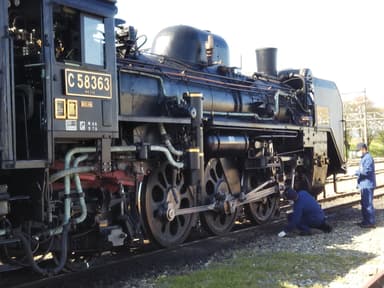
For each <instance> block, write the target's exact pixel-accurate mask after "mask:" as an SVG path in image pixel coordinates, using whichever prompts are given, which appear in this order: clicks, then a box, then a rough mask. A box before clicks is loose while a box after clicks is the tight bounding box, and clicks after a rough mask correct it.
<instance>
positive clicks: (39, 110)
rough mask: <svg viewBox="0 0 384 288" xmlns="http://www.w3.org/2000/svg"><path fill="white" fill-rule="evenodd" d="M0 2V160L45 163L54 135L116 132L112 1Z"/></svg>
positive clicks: (62, 139) (51, 155) (8, 164)
mask: <svg viewBox="0 0 384 288" xmlns="http://www.w3.org/2000/svg"><path fill="white" fill-rule="evenodd" d="M1 5H2V7H1V9H2V15H4V16H5V17H1V19H0V22H1V26H2V27H5V28H6V29H1V32H0V39H1V40H0V41H1V51H2V57H1V60H0V61H1V62H0V64H1V71H2V73H1V82H0V97H1V103H2V105H1V108H0V109H1V140H0V141H1V142H2V143H1V147H2V157H1V161H2V167H3V168H23V167H28V168H33V167H36V168H39V167H41V168H42V167H46V166H48V163H52V161H53V160H54V159H55V157H56V156H55V153H56V152H57V151H58V150H60V149H61V148H60V147H58V146H59V144H58V143H76V142H78V141H83V140H78V139H90V140H91V141H92V140H95V139H102V138H112V137H113V136H114V135H116V133H117V112H116V110H117V109H116V103H117V100H115V99H116V97H115V93H116V92H115V89H114V85H113V84H112V83H113V82H112V79H113V78H114V77H115V56H114V28H113V26H114V25H113V16H114V14H115V12H116V7H115V3H114V1H101V0H97V1H87V3H86V4H85V3H84V2H82V3H80V2H79V1H55V2H54V3H52V2H50V1H44V0H31V1H23V0H21V1H20V0H13V1H1ZM3 11H4V14H3ZM108 55H109V56H108ZM60 145H61V144H60Z"/></svg>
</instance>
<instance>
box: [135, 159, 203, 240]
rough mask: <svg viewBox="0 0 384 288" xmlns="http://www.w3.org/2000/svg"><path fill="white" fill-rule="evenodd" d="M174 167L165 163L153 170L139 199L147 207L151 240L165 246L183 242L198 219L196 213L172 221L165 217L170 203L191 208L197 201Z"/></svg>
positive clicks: (145, 220) (145, 218)
mask: <svg viewBox="0 0 384 288" xmlns="http://www.w3.org/2000/svg"><path fill="white" fill-rule="evenodd" d="M173 169H174V168H173V167H172V166H171V165H169V164H168V163H164V164H163V165H161V166H160V167H159V168H157V169H156V170H154V171H153V173H152V174H151V175H149V177H148V178H147V179H146V187H145V188H146V189H145V193H143V195H142V197H141V199H140V201H141V203H142V207H145V209H143V222H144V226H145V228H146V231H147V233H148V235H149V236H150V238H151V239H152V240H154V241H155V242H156V243H158V244H159V245H161V246H163V247H170V246H174V245H177V244H180V243H182V242H183V241H184V240H185V239H186V238H187V237H188V235H189V232H190V230H191V228H192V227H193V226H194V225H195V221H196V216H195V215H194V214H187V215H180V216H177V217H175V218H174V219H173V220H172V221H169V220H168V219H167V217H166V213H167V209H168V207H169V205H172V206H171V207H173V208H176V209H177V208H181V207H182V208H191V207H193V205H194V203H195V199H194V196H193V193H192V191H191V189H190V188H189V187H187V186H185V184H184V180H183V177H177V173H175V171H174V170H173ZM175 177H177V178H175ZM174 194H175V195H174ZM175 197H176V198H177V202H176V200H175Z"/></svg>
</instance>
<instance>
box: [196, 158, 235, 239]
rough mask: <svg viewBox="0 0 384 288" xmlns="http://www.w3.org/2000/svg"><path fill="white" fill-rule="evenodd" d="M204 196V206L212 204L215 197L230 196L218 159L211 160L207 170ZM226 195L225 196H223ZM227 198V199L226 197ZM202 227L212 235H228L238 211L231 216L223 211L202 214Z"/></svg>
mask: <svg viewBox="0 0 384 288" xmlns="http://www.w3.org/2000/svg"><path fill="white" fill-rule="evenodd" d="M203 190H204V193H203V195H202V198H203V203H204V204H212V201H214V200H215V196H223V197H224V196H226V195H227V196H230V195H228V194H230V192H229V188H228V184H227V183H226V181H225V179H224V173H223V170H222V167H221V164H220V162H219V160H218V159H211V160H210V161H209V162H208V163H207V167H206V170H205V189H203ZM223 194H225V195H223ZM224 198H225V197H224ZM200 217H201V223H202V225H203V226H204V227H205V228H206V229H207V230H208V231H209V232H211V233H213V234H216V235H221V234H225V233H227V232H228V231H229V230H231V228H232V227H233V224H234V223H235V220H236V217H237V210H236V211H235V212H234V213H231V214H225V213H224V211H222V210H221V209H220V210H218V211H207V212H203V213H201V216H200Z"/></svg>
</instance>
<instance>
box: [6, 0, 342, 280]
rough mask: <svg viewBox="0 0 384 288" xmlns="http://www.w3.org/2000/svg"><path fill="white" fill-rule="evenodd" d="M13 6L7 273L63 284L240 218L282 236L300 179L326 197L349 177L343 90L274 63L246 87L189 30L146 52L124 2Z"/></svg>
mask: <svg viewBox="0 0 384 288" xmlns="http://www.w3.org/2000/svg"><path fill="white" fill-rule="evenodd" d="M0 3H1V6H0V9H1V12H2V15H4V17H1V19H0V24H1V26H2V27H3V29H0V41H1V42H0V47H1V48H0V49H1V52H2V53H1V57H0V79H1V80H0V99H1V103H2V105H1V107H0V115H1V118H0V133H1V139H0V141H1V146H0V147H1V158H0V164H1V166H0V250H1V253H0V261H1V262H2V263H6V264H9V265H16V266H25V265H29V266H31V267H32V268H33V269H34V270H35V271H37V272H39V273H42V274H45V275H50V274H54V273H58V272H60V271H61V270H62V269H63V268H64V267H65V266H67V267H70V268H73V269H74V267H77V266H79V265H80V264H84V263H85V262H87V259H89V258H91V257H94V255H98V254H99V253H101V252H103V251H111V250H116V249H117V248H120V247H132V246H136V245H143V243H144V241H145V240H147V239H149V240H150V241H152V242H154V243H157V244H159V245H160V246H165V247H169V246H173V245H177V244H180V243H182V242H183V241H185V240H186V239H187V237H188V236H189V235H190V234H191V231H192V228H194V227H196V226H200V225H201V226H202V227H204V228H205V229H206V230H207V231H208V232H210V233H213V234H216V235H221V234H224V233H227V232H228V231H230V230H231V228H232V227H233V225H234V223H235V221H236V219H238V217H239V215H245V217H247V219H249V220H250V221H252V222H254V223H258V224H263V223H267V222H268V221H269V220H271V219H272V218H273V217H274V215H275V214H276V213H277V212H278V209H279V201H280V198H281V192H282V191H283V190H284V188H285V187H286V186H290V185H294V179H295V178H296V177H300V178H302V179H304V180H305V181H306V182H307V184H308V189H309V190H310V192H311V193H312V194H313V195H314V197H316V195H317V194H318V193H320V192H321V191H322V189H323V188H324V184H325V180H326V178H327V177H328V176H329V175H332V174H336V173H339V172H342V171H343V166H344V148H343V125H342V103H341V100H340V95H339V93H338V90H337V87H336V85H335V84H334V83H333V82H331V81H327V80H322V79H318V78H315V77H313V75H312V73H311V71H310V70H309V69H289V70H282V71H277V69H276V53H277V50H276V49H275V48H263V49H257V51H256V58H257V66H258V67H257V72H255V73H253V75H244V74H242V73H240V72H239V71H238V69H237V68H235V67H231V66H230V65H229V48H228V45H227V43H226V41H225V40H224V39H223V38H222V37H220V36H218V35H215V34H213V33H211V32H209V31H205V30H200V29H197V28H193V27H189V26H183V25H179V26H172V27H168V28H165V29H163V30H162V31H161V32H159V34H158V35H157V36H156V38H155V40H154V42H153V45H152V48H151V49H150V51H142V50H141V48H140V46H142V45H141V43H143V41H144V37H142V36H140V37H138V36H137V32H136V30H135V29H134V28H132V27H126V26H124V25H123V24H122V22H121V21H119V20H117V19H114V15H115V12H116V7H115V1H113V0H92V1H86V4H85V1H83V2H81V1H73V0H55V1H53V2H52V1H48V0H30V1H23V0H21V1H0ZM46 255H49V257H45V256H46ZM45 258H48V260H45V261H46V262H48V263H49V264H45V265H41V263H40V262H42V259H45ZM36 259H40V260H36Z"/></svg>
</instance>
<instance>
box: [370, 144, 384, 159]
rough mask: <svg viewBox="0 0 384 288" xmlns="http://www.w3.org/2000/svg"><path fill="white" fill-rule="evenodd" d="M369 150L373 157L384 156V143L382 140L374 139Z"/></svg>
mask: <svg viewBox="0 0 384 288" xmlns="http://www.w3.org/2000/svg"><path fill="white" fill-rule="evenodd" d="M369 152H370V153H371V154H372V156H373V157H383V156H384V144H383V142H381V141H375V140H373V141H372V142H371V144H370V145H369Z"/></svg>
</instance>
